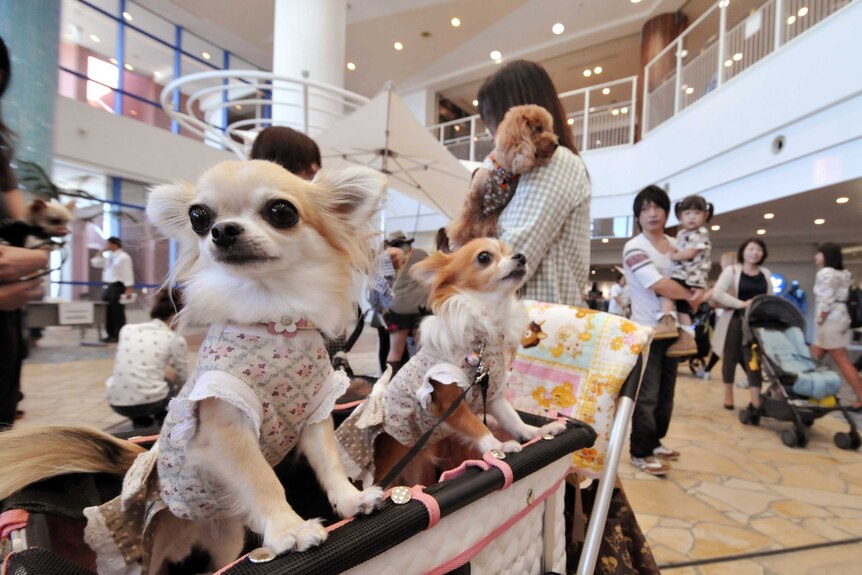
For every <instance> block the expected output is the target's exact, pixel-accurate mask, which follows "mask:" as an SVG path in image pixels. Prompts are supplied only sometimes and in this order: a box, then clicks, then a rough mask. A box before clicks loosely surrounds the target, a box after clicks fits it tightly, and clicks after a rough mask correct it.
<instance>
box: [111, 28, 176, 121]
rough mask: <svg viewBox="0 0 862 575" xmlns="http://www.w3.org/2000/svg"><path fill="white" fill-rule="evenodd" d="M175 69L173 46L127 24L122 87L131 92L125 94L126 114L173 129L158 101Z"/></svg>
mask: <svg viewBox="0 0 862 575" xmlns="http://www.w3.org/2000/svg"><path fill="white" fill-rule="evenodd" d="M173 70H174V51H173V49H172V48H170V47H168V46H165V45H164V44H162V43H161V42H158V41H156V40H153V39H152V38H150V37H148V36H146V35H145V34H141V33H140V32H138V31H136V30H133V29H131V28H127V29H126V66H125V70H124V71H123V89H124V91H125V92H126V93H127V94H128V95H126V96H125V97H124V98H123V115H124V116H127V117H130V118H134V119H136V120H139V121H141V122H144V123H147V124H150V125H156V126H160V127H162V128H165V129H170V125H171V122H170V119H169V118H168V116H167V114H165V113H164V112H163V111H162V109H161V107H160V106H159V102H160V97H161V92H162V88H164V86H165V84H167V83H168V82H170V81H171V80H172V79H173V74H174V71H173ZM136 96H137V97H136Z"/></svg>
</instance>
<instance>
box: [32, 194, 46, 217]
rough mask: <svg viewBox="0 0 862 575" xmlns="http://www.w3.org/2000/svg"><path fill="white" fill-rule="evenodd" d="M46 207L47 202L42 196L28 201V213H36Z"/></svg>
mask: <svg viewBox="0 0 862 575" xmlns="http://www.w3.org/2000/svg"><path fill="white" fill-rule="evenodd" d="M47 207H48V203H47V202H46V201H45V200H43V199H42V198H36V199H35V200H33V201H32V202H31V203H30V213H31V214H38V213H39V212H41V211H44V210H45V209H46V208H47Z"/></svg>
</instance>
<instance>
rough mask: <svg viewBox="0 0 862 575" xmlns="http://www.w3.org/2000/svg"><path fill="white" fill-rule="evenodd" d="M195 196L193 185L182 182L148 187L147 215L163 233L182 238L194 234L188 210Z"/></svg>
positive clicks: (173, 237)
mask: <svg viewBox="0 0 862 575" xmlns="http://www.w3.org/2000/svg"><path fill="white" fill-rule="evenodd" d="M194 197H195V188H194V186H193V185H191V184H189V183H187V182H183V183H179V184H165V185H162V186H156V187H154V188H151V189H150V197H149V200H148V201H147V217H148V218H149V220H150V222H152V224H153V225H154V226H155V227H156V228H158V229H159V231H161V232H162V233H163V234H164V235H166V236H167V237H169V238H172V239H175V240H182V239H186V238H188V237H189V235H190V234H191V235H194V232H193V231H192V227H191V224H190V223H189V215H188V210H189V206H190V205H191V203H192V201H194Z"/></svg>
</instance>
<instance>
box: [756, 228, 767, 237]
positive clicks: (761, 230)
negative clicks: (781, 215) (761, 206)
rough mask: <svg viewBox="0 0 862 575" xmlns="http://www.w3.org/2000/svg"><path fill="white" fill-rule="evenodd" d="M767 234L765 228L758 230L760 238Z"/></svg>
mask: <svg viewBox="0 0 862 575" xmlns="http://www.w3.org/2000/svg"><path fill="white" fill-rule="evenodd" d="M765 233H766V230H764V229H763V228H760V229H759V230H757V235H758V236H762V235H764V234H765Z"/></svg>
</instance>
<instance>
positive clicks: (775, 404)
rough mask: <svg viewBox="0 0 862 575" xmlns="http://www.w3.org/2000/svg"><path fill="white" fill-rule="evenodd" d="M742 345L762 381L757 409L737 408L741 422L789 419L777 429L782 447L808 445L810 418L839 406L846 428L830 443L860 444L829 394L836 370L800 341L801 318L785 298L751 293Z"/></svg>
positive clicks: (836, 384)
mask: <svg viewBox="0 0 862 575" xmlns="http://www.w3.org/2000/svg"><path fill="white" fill-rule="evenodd" d="M742 329H743V344H744V345H752V346H754V349H753V354H752V355H753V358H752V361H751V363H750V365H749V368H750V369H751V370H752V371H754V372H759V373H760V374H761V375H762V377H763V380H764V383H765V384H767V386H766V391H764V392H763V395H762V398H761V406H762V407H761V410H760V412H759V413H753V412H751V411H750V410H749V409H743V410H741V411H740V412H739V420H740V421H741V422H742V423H743V424H744V425H758V424H759V422H760V417H771V418H773V419H776V420H778V421H788V422H791V423H793V428H792V429H783V430H782V431H781V441H782V442H783V443H784V445H786V446H788V447H805V446H806V445H807V444H808V429H807V428H808V427H810V426H812V425H813V424H814V421H815V420H816V419H819V418H821V417H823V416H824V415H827V414H829V413H832V412H834V411H840V412H841V413H842V415H843V416H844V418H845V419H846V420H847V423H848V424H849V425H850V431H849V432H848V433H844V432H839V433H836V434H835V445H837V446H838V447H839V448H841V449H858V448H859V446H860V445H862V439H860V436H859V432H858V431H857V429H856V424H855V422H854V421H853V419H852V418H851V417H850V415H849V414H848V413H847V409H846V408H845V407H844V406H843V405H841V403H840V401H839V400H838V398H837V397H835V393H836V392H837V391H838V388H839V387H840V386H841V378H840V377H839V376H838V374H837V373H835V372H834V371H831V370H829V369H827V368H824V367H818V366H817V365H816V364H815V362H814V359H813V358H812V357H811V352H810V350H809V349H808V344H807V343H806V342H805V335H804V334H805V318H803V317H802V314H801V313H800V312H799V310H798V309H797V308H796V307H795V306H794V305H793V304H792V303H791V302H789V301H788V300H786V299H783V298H780V297H776V296H771V295H762V296H757V297H756V298H754V299H753V300H752V302H751V306H750V307H749V308H748V309H747V310H746V312H745V319H744V321H743V328H742Z"/></svg>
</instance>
